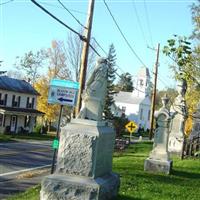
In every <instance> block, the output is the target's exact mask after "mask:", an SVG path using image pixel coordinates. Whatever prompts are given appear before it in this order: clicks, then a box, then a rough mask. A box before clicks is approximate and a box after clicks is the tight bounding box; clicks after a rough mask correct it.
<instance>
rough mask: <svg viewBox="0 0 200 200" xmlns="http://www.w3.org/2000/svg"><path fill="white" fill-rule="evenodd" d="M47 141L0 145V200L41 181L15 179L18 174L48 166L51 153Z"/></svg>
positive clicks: (37, 178)
mask: <svg viewBox="0 0 200 200" xmlns="http://www.w3.org/2000/svg"><path fill="white" fill-rule="evenodd" d="M51 143H52V142H49V141H17V142H10V143H0V199H5V197H6V196H7V195H8V194H13V193H16V192H19V191H23V190H25V189H26V188H27V187H31V186H33V185H35V184H37V183H39V182H40V181H41V177H40V176H39V177H34V178H31V179H30V178H28V179H26V178H25V179H17V178H16V176H17V175H18V173H19V172H21V173H22V172H23V173H24V172H25V171H26V170H30V169H33V168H36V169H38V168H40V167H42V166H48V165H50V164H51V162H52V155H53V151H52V148H51Z"/></svg>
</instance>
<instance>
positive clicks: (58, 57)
mask: <svg viewBox="0 0 200 200" xmlns="http://www.w3.org/2000/svg"><path fill="white" fill-rule="evenodd" d="M47 57H48V60H49V67H48V80H50V79H52V78H60V79H71V72H70V70H69V67H68V64H67V57H66V54H65V47H64V43H63V42H61V41H56V40H53V41H52V45H51V48H49V49H48V51H47Z"/></svg>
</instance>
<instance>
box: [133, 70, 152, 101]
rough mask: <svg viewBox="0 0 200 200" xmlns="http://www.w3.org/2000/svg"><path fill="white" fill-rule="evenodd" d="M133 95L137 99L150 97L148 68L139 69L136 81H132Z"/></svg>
mask: <svg viewBox="0 0 200 200" xmlns="http://www.w3.org/2000/svg"><path fill="white" fill-rule="evenodd" d="M133 94H134V96H137V97H145V96H148V95H150V74H149V69H148V68H146V67H141V68H140V70H139V72H138V74H137V77H136V80H135V81H134V90H133Z"/></svg>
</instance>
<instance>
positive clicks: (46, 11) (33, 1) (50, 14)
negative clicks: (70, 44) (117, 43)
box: [31, 0, 100, 57]
mask: <svg viewBox="0 0 200 200" xmlns="http://www.w3.org/2000/svg"><path fill="white" fill-rule="evenodd" d="M31 2H32V3H34V4H35V5H36V6H37V7H39V8H40V9H41V10H43V11H44V12H45V13H47V14H48V15H49V16H51V17H52V18H53V19H55V20H56V21H58V22H59V23H60V24H62V25H63V26H65V27H66V28H67V29H69V30H70V31H72V32H73V33H75V34H76V35H78V36H79V38H80V40H82V41H84V42H88V41H87V39H86V38H85V36H83V35H81V34H80V33H78V32H77V31H75V30H74V29H72V28H71V27H70V26H68V25H67V24H65V23H64V22H62V21H61V20H60V19H58V18H57V17H56V16H54V15H53V14H52V13H50V12H49V11H48V10H47V9H45V8H44V7H43V6H41V5H40V4H39V3H37V2H36V1H35V0H31ZM89 46H90V48H91V49H92V50H93V51H94V52H95V53H96V54H97V55H98V56H99V57H100V54H99V53H98V52H97V51H96V49H95V48H94V47H93V46H92V45H91V44H90V43H89Z"/></svg>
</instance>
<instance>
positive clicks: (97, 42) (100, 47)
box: [91, 37, 108, 56]
mask: <svg viewBox="0 0 200 200" xmlns="http://www.w3.org/2000/svg"><path fill="white" fill-rule="evenodd" d="M91 39H93V40H94V41H95V43H96V44H97V46H98V47H99V48H100V49H101V50H102V51H103V52H104V53H105V55H106V56H107V55H108V53H107V52H106V51H105V50H104V49H103V47H102V46H101V45H100V44H99V43H98V42H97V40H96V39H95V37H92V38H91Z"/></svg>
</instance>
